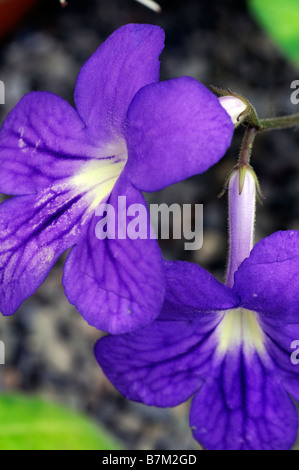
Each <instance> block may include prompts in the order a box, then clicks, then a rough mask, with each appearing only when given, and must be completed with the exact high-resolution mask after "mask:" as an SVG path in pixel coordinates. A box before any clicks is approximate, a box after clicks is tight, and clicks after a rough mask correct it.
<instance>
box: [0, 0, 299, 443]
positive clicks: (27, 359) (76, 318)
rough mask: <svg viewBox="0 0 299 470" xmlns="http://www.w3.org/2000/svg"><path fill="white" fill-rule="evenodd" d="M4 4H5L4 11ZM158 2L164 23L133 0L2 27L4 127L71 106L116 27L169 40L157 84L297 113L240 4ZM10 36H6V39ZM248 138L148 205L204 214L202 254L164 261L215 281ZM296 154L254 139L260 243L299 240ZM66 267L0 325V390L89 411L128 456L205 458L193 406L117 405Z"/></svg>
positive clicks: (267, 111)
mask: <svg viewBox="0 0 299 470" xmlns="http://www.w3.org/2000/svg"><path fill="white" fill-rule="evenodd" d="M17 1H18V0H17ZM5 2H8V0H0V8H1V6H2V4H4V3H5ZM12 3H13V1H12ZM25 3H26V2H25ZM31 3H34V2H31ZM159 3H160V5H161V6H162V13H161V14H159V15H157V14H155V13H154V12H152V11H150V10H149V9H147V8H145V7H144V6H142V5H140V4H138V3H137V2H135V1H134V0H84V1H83V0H69V1H68V6H67V7H65V8H62V7H61V6H60V4H59V0H48V1H43V0H40V1H36V2H35V6H34V7H32V9H31V10H30V11H29V12H27V14H26V16H25V17H24V18H23V19H22V20H19V22H18V23H17V25H15V26H14V27H11V28H10V29H9V28H8V22H7V21H8V20H7V21H6V22H4V20H3V17H2V23H1V19H0V35H1V38H0V41H1V42H0V80H2V81H3V82H4V83H5V85H6V104H5V105H0V123H2V122H3V120H4V118H5V116H6V114H7V112H8V111H9V110H10V109H11V108H12V107H13V106H14V105H15V104H16V103H17V101H18V100H19V99H20V98H21V97H22V96H23V95H24V94H25V93H27V92H29V91H32V90H47V91H51V92H53V93H56V94H58V95H61V96H62V97H64V98H65V99H66V100H68V101H70V102H71V103H72V102H73V101H72V100H73V98H72V94H73V89H74V84H75V80H76V76H77V73H78V71H79V69H80V67H81V66H82V65H83V64H84V62H85V61H86V60H87V58H88V57H89V56H90V55H91V54H92V53H93V52H94V51H95V50H96V49H97V47H98V46H99V45H100V44H101V43H102V42H103V41H104V40H105V39H106V38H107V37H108V36H109V35H110V34H111V33H112V32H113V31H114V30H115V29H116V28H118V27H119V26H121V25H123V24H126V23H132V22H133V23H154V24H158V25H160V26H162V27H163V28H164V29H165V32H166V45H165V49H164V52H163V53H162V56H161V80H167V79H170V78H172V77H178V76H183V75H191V76H193V77H195V78H196V79H198V80H199V81H200V82H202V83H203V84H205V85H207V86H208V85H210V84H213V85H216V86H219V87H222V88H230V89H232V90H233V91H236V92H239V93H241V94H243V95H244V96H245V97H247V98H248V99H249V100H251V101H252V103H253V104H254V105H255V106H256V109H257V111H258V113H259V115H260V117H271V116H275V115H279V114H289V113H295V112H298V106H295V105H293V104H292V103H291V101H290V95H291V91H292V90H291V89H290V84H291V82H292V81H293V80H295V79H298V78H299V77H298V73H297V72H296V70H295V69H294V68H293V66H292V65H291V64H290V63H288V62H287V61H286V59H284V57H283V55H282V54H281V53H280V52H279V50H278V49H277V47H276V46H275V45H274V44H273V43H272V41H271V39H269V38H268V36H267V35H266V34H265V33H264V32H263V31H262V30H261V29H260V27H259V26H258V25H257V24H256V23H255V21H254V19H253V18H252V16H251V15H250V13H249V11H248V9H247V4H246V2H245V1H243V0H239V1H238V2H236V1H234V0H221V1H220V0H218V1H217V0H214V1H204V0H161V1H160V2H159ZM0 11H1V10H0ZM10 21H13V20H11V19H10ZM1 28H2V29H1ZM4 28H5V29H9V31H6V32H5V34H4ZM242 133H243V130H242V129H238V130H237V131H236V133H235V137H234V142H233V145H232V147H231V148H230V149H229V150H228V152H227V155H226V156H225V158H224V159H222V161H220V162H219V163H218V164H217V165H216V166H215V167H213V168H212V169H210V170H209V171H208V172H207V173H205V174H203V175H199V176H196V177H193V178H191V179H189V180H187V181H184V182H182V183H179V184H177V185H174V186H172V187H169V188H167V189H165V190H163V191H161V192H159V193H155V194H151V195H149V196H148V201H149V202H155V203H161V202H166V203H174V202H176V203H180V204H184V203H198V204H200V203H201V204H203V205H204V206H203V207H204V242H203V247H202V248H201V249H200V250H198V251H193V252H192V251H189V252H186V251H184V246H183V243H184V241H183V240H182V241H181V240H170V241H165V240H164V241H161V247H162V249H163V253H164V256H165V257H166V258H168V259H181V260H188V261H193V262H196V263H199V264H200V265H201V266H203V267H204V268H206V269H207V270H209V271H210V272H212V273H213V274H214V275H215V276H216V277H217V278H218V279H219V280H223V277H224V271H225V263H226V256H227V233H226V232H227V208H226V197H225V196H224V197H223V198H222V199H218V198H217V195H218V194H219V192H220V191H221V189H222V187H223V184H224V180H225V178H226V176H227V174H228V173H229V171H230V169H231V167H232V166H233V165H234V164H235V163H236V159H237V155H238V151H239V146H240V142H241V138H242ZM298 144H299V135H298V132H295V131H293V130H284V131H275V132H271V133H268V134H265V135H260V136H258V138H257V140H256V144H255V147H254V152H253V157H252V164H253V166H254V168H255V170H256V173H257V175H258V177H259V179H260V183H261V187H262V191H263V193H264V196H265V200H264V203H263V205H262V206H259V207H258V210H257V224H256V241H258V240H259V239H261V238H263V237H265V236H268V235H270V234H271V233H272V232H274V231H276V230H280V229H297V230H298V229H299V218H298V211H299V204H298V200H299V197H298V196H299V178H298V174H299V173H298V170H299V150H298V149H299V145H298ZM62 266H63V259H61V260H60V261H59V262H58V263H57V265H56V266H55V268H54V269H53V270H52V271H51V273H50V274H49V277H48V279H47V280H46V282H45V283H44V284H43V285H42V286H41V288H40V289H39V290H38V292H37V293H36V294H35V295H34V296H33V297H32V298H30V299H29V300H27V301H26V302H25V303H24V304H23V306H22V307H21V308H20V309H19V311H18V312H17V313H16V314H15V315H14V316H12V317H9V318H2V317H1V318H0V338H1V340H2V341H4V343H5V346H6V365H5V366H0V367H1V369H0V385H1V387H2V388H3V390H6V391H11V390H18V391H23V392H26V393H34V394H39V395H41V396H43V397H46V398H50V399H52V400H54V401H57V402H60V403H63V404H67V405H68V406H70V407H72V408H74V409H76V410H80V411H83V412H84V413H87V414H88V415H90V416H91V417H92V418H94V419H95V420H96V421H98V422H99V423H101V424H102V425H104V426H105V427H106V428H107V430H109V431H110V432H112V433H113V434H114V435H115V436H117V437H118V438H119V439H120V440H121V441H122V442H123V445H125V446H126V447H127V448H129V449H155V450H162V449H168V450H172V449H199V446H198V444H197V443H196V442H195V441H193V439H192V437H191V432H190V430H189V426H188V406H189V405H188V404H184V405H181V406H179V407H177V408H174V409H157V408H148V407H146V406H143V405H139V404H136V403H132V402H129V401H127V400H126V399H124V398H122V397H121V396H120V395H119V394H118V393H117V392H116V391H115V390H114V388H113V387H112V386H111V385H110V384H109V382H108V381H107V380H106V379H105V377H104V375H103V374H102V372H101V370H100V369H99V367H98V366H97V364H96V361H95V359H94V357H93V344H94V342H95V341H96V340H97V338H98V337H99V335H100V334H99V332H98V331H97V330H95V329H94V328H92V327H89V326H88V325H87V324H86V323H85V322H84V321H83V320H82V318H81V316H80V315H79V314H78V313H77V312H76V310H75V308H74V307H72V306H70V305H69V304H68V302H67V300H66V298H65V297H64V293H63V289H62V286H61V277H62ZM190 288H191V289H192V286H190Z"/></svg>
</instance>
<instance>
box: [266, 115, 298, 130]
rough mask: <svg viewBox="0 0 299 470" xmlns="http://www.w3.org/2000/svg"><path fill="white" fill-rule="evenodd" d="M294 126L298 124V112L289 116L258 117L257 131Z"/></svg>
mask: <svg viewBox="0 0 299 470" xmlns="http://www.w3.org/2000/svg"><path fill="white" fill-rule="evenodd" d="M294 126H299V114H292V115H291V116H280V117H276V118H270V119H260V120H259V127H258V131H259V132H263V131H270V130H273V129H284V128H286V127H294Z"/></svg>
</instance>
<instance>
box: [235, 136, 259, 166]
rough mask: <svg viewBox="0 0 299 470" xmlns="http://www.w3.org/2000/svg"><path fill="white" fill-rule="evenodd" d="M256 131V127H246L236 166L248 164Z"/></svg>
mask: <svg viewBox="0 0 299 470" xmlns="http://www.w3.org/2000/svg"><path fill="white" fill-rule="evenodd" d="M257 133H258V129H257V128H256V127H247V129H246V131H245V134H244V137H243V141H242V145H241V150H240V153H239V160H238V166H240V167H241V166H246V167H247V166H249V162H250V157H251V153H252V147H253V142H254V139H255V136H256V134H257Z"/></svg>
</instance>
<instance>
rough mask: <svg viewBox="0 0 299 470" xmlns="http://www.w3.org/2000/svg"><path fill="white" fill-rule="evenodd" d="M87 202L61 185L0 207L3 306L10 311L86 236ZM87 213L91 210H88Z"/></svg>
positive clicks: (0, 298) (0, 296)
mask: <svg viewBox="0 0 299 470" xmlns="http://www.w3.org/2000/svg"><path fill="white" fill-rule="evenodd" d="M85 211H86V201H85V200H84V198H83V197H82V196H78V195H74V194H72V192H71V191H70V190H67V189H64V190H63V188H62V187H61V186H59V187H57V188H55V187H53V188H52V189H49V190H45V191H43V192H41V193H40V194H39V196H38V197H37V196H36V195H27V196H19V197H15V198H12V199H9V200H8V201H4V202H3V203H2V204H1V205H0V310H1V311H2V313H3V314H4V315H10V314H12V313H14V312H15V310H16V309H17V308H18V307H19V306H20V305H21V303H22V302H23V301H24V300H25V299H26V298H27V297H29V296H30V295H32V294H33V293H34V292H35V291H36V289H37V288H38V287H39V286H40V284H42V282H43V281H44V280H45V278H46V276H47V274H48V272H49V270H50V269H51V267H52V266H53V264H54V263H55V261H56V260H57V259H58V257H59V256H60V255H61V254H62V253H63V252H64V251H65V250H67V249H68V248H70V247H71V246H72V245H74V244H75V243H76V241H77V240H78V238H79V237H80V235H81V223H82V217H83V215H84V214H85ZM85 216H86V214H85Z"/></svg>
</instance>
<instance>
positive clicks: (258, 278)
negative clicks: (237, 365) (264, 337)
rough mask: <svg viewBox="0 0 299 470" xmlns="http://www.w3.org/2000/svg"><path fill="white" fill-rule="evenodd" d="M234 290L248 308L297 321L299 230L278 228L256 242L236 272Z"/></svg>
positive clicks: (298, 303) (292, 321)
mask: <svg viewBox="0 0 299 470" xmlns="http://www.w3.org/2000/svg"><path fill="white" fill-rule="evenodd" d="M234 291H235V292H236V293H237V294H238V295H240V297H241V299H242V303H243V304H244V306H245V307H246V308H248V309H250V310H254V311H256V312H259V313H260V314H262V315H265V316H268V317H269V316H270V317H275V318H276V321H277V322H278V321H279V322H281V323H282V324H283V323H297V322H298V305H299V232H298V231H290V230H289V231H286V232H276V233H274V234H273V235H271V236H270V237H267V238H265V239H263V240H261V241H260V242H259V243H257V244H256V245H255V247H254V248H253V250H252V251H251V254H250V256H249V258H246V259H245V260H244V261H243V263H242V264H241V266H240V267H239V269H238V271H237V272H236V274H235V284H234Z"/></svg>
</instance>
